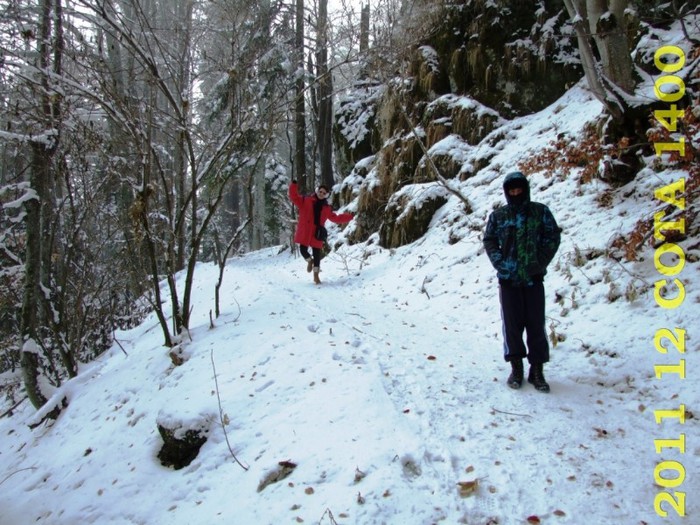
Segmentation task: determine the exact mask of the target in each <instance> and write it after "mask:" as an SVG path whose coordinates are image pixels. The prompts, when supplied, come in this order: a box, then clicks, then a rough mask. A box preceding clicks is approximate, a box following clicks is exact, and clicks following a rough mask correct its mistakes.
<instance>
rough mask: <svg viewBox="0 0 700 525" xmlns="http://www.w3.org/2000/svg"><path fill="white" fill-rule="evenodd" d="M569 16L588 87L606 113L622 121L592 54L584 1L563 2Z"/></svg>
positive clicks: (566, 0) (619, 111) (619, 108)
mask: <svg viewBox="0 0 700 525" xmlns="http://www.w3.org/2000/svg"><path fill="white" fill-rule="evenodd" d="M564 4H565V5H566V9H567V11H568V12H569V16H570V17H571V18H572V20H573V26H574V30H575V31H576V37H577V39H578V48H579V53H580V55H581V62H582V65H583V71H584V73H585V75H586V80H587V81H588V87H589V88H590V90H591V92H592V93H593V95H594V96H595V97H596V98H597V99H598V100H599V101H600V102H601V103H602V104H603V105H604V106H605V108H606V109H607V111H608V112H609V113H610V114H611V115H612V116H613V117H614V118H615V119H616V120H620V119H622V114H623V112H622V108H621V107H620V106H619V104H617V103H616V102H614V101H613V100H611V99H610V96H609V93H608V90H607V89H606V88H605V86H604V84H603V80H602V72H601V71H600V69H599V66H598V63H597V62H596V59H595V56H594V54H593V47H592V46H591V43H590V40H589V35H588V25H587V24H586V21H587V20H588V13H587V9H586V0H564Z"/></svg>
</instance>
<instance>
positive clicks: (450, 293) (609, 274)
mask: <svg viewBox="0 0 700 525" xmlns="http://www.w3.org/2000/svg"><path fill="white" fill-rule="evenodd" d="M599 113H600V106H599V104H598V103H597V102H594V101H592V100H591V99H590V98H589V97H588V96H587V95H586V94H585V92H584V91H583V90H581V89H579V88H577V89H574V90H572V91H571V92H570V93H568V94H567V95H566V96H565V97H563V98H562V100H561V101H559V103H558V104H555V105H553V106H552V108H550V109H548V110H546V111H543V112H542V113H540V114H537V115H532V116H529V117H526V118H522V119H518V120H516V121H511V122H508V123H506V124H505V126H506V128H507V133H508V136H509V139H508V141H507V147H505V146H504V144H503V143H501V145H499V146H497V151H495V157H494V158H493V159H492V161H491V163H490V168H488V169H487V170H484V171H482V172H480V173H479V175H477V176H476V177H474V178H473V179H470V180H468V181H466V182H463V183H461V186H460V187H461V189H462V191H464V192H465V194H466V195H468V198H469V200H470V203H471V204H472V206H473V208H474V211H473V213H472V214H470V215H465V214H464V213H463V212H462V211H461V210H462V207H461V204H460V202H459V200H458V199H456V198H452V199H451V200H450V201H449V202H448V204H446V205H445V206H444V207H443V208H442V209H441V210H439V212H438V213H437V214H436V217H435V218H434V223H433V226H432V228H431V229H430V231H429V232H428V234H427V235H426V236H424V237H423V238H421V239H420V240H418V241H416V242H415V243H413V244H412V245H409V246H406V247H403V248H400V249H396V250H384V249H381V248H380V247H378V246H377V245H376V242H375V241H376V238H374V239H371V240H370V241H369V242H368V243H365V244H362V245H357V246H347V245H341V246H340V247H339V248H338V249H337V250H336V251H335V252H334V253H333V254H331V255H330V256H329V257H328V258H327V259H325V260H324V262H323V265H322V267H323V271H322V273H321V277H322V280H323V281H324V282H323V284H322V285H321V286H315V285H313V284H312V281H311V277H310V274H307V273H306V271H305V266H306V263H305V262H303V261H302V260H301V259H300V258H298V257H295V256H293V255H292V254H291V253H290V251H289V250H285V251H280V249H279V248H271V249H267V250H263V251H260V252H255V253H251V254H248V255H246V256H244V257H240V258H234V259H231V260H230V261H229V263H228V266H227V269H226V273H225V282H224V289H223V291H222V297H223V313H222V315H221V317H219V318H218V319H216V320H215V321H214V327H211V326H210V320H209V316H210V311H211V310H212V309H213V306H214V305H213V297H214V284H215V282H216V278H217V271H218V269H217V268H216V267H214V266H212V265H208V264H201V265H200V266H199V267H198V269H197V273H196V277H195V278H196V282H197V286H196V300H195V304H194V317H193V322H192V328H191V333H190V334H189V338H188V339H187V341H186V342H185V343H184V344H183V352H184V355H185V357H186V358H187V360H186V362H185V363H184V364H183V365H181V366H178V367H175V366H174V365H173V364H172V362H171V359H170V357H169V356H168V349H166V348H165V347H163V346H162V336H161V334H160V333H159V327H158V325H157V321H156V318H155V316H150V317H148V318H147V319H146V320H145V321H144V323H143V324H142V325H141V326H139V327H138V328H135V329H133V330H130V331H125V332H120V333H117V338H118V341H119V345H115V346H114V348H113V349H112V350H111V351H109V352H107V353H106V354H104V355H102V356H101V357H100V358H99V359H97V360H96V361H95V362H93V363H89V364H85V365H84V366H83V368H82V370H81V373H80V375H79V377H78V378H76V379H74V380H73V381H71V382H69V383H67V384H66V385H65V386H64V387H63V390H62V392H61V395H66V396H67V398H68V401H69V406H68V407H67V408H65V409H64V410H63V411H62V413H61V416H60V417H59V418H58V420H57V421H55V422H54V423H52V424H47V423H44V424H42V425H41V426H39V427H38V428H36V429H34V430H29V428H28V425H27V424H28V423H29V422H30V421H32V417H33V415H34V411H33V410H32V409H31V407H30V406H29V403H28V402H25V403H24V404H22V405H21V406H20V408H19V409H18V410H16V411H15V414H14V415H13V416H12V417H11V418H10V417H6V418H3V419H2V420H0V436H2V445H3V446H2V449H1V450H0V483H1V485H0V524H2V525H24V524H29V523H47V524H57V525H64V524H65V525H67V524H75V523H95V524H108V523H109V524H149V525H150V524H169V525H176V524H219V523H221V524H224V523H225V524H255V525H259V524H280V523H318V524H324V525H326V524H333V523H339V524H384V523H385V524H401V525H403V524H432V523H448V524H450V523H455V524H457V523H470V524H496V523H497V524H501V525H504V524H523V523H528V521H527V520H528V518H529V519H530V522H533V523H534V522H536V521H535V517H536V518H537V519H539V520H540V521H541V522H542V523H546V524H559V523H561V524H566V523H568V524H577V525H579V524H583V523H591V524H611V525H612V524H615V525H617V524H625V525H626V524H630V525H634V524H642V523H647V524H661V523H687V524H691V523H700V504H699V503H698V500H697V497H696V496H697V494H699V493H700V481H699V480H698V473H699V472H700V468H698V467H699V464H698V463H699V461H698V457H699V455H700V445H699V444H698V437H700V432H699V431H698V416H697V415H695V414H697V411H698V401H699V387H698V381H697V374H698V372H697V370H698V366H699V365H700V363H699V362H698V357H697V350H698V343H697V335H696V334H695V330H697V327H698V326H700V309H699V308H698V303H699V302H700V279H699V278H698V275H700V274H699V272H698V263H697V262H691V261H690V260H688V262H687V263H686V266H685V267H684V269H683V271H682V273H681V277H682V279H683V281H684V282H685V284H686V291H687V296H686V298H685V300H684V302H683V304H682V306H681V307H679V308H677V309H662V308H660V307H659V306H657V305H656V303H655V300H654V297H653V283H654V282H655V281H656V280H658V279H659V273H658V271H657V270H656V268H655V267H654V262H653V251H652V248H651V247H646V248H645V250H644V252H643V253H642V256H643V260H640V261H638V262H625V261H622V262H617V261H614V260H612V259H609V258H606V257H605V256H603V255H601V252H602V251H603V250H604V249H605V248H606V247H607V246H608V245H609V243H610V241H611V240H612V239H613V238H614V237H615V236H616V235H618V234H621V233H629V232H630V231H631V230H632V228H633V227H634V225H635V223H636V222H637V220H639V219H640V218H642V217H651V216H653V213H654V211H656V210H657V209H659V205H658V202H656V201H655V200H654V194H653V191H654V189H655V188H657V187H660V186H663V185H664V184H666V183H669V182H672V181H674V180H676V179H677V178H679V177H682V176H683V175H684V174H682V173H678V172H673V171H670V170H668V171H661V172H654V171H652V170H647V171H645V172H643V173H641V174H640V175H639V176H638V177H637V179H636V180H635V181H634V182H633V183H631V184H629V185H628V186H627V187H623V188H619V189H616V190H614V192H613V193H612V199H613V202H612V206H609V207H602V206H601V205H599V203H598V202H597V200H596V198H595V194H596V192H599V191H600V190H602V189H605V188H606V186H605V184H604V183H602V182H600V181H598V182H592V183H590V184H587V185H585V186H581V185H579V184H578V182H577V176H576V173H571V174H570V175H569V176H568V177H566V178H561V177H556V178H548V177H547V176H546V174H536V175H533V176H532V177H531V184H532V187H533V189H532V195H533V199H534V200H538V201H540V202H544V203H546V204H548V205H549V206H550V208H551V209H552V211H553V213H554V215H555V217H556V218H557V220H558V222H559V224H560V226H561V227H562V229H563V240H562V245H561V247H560V250H559V252H558V254H557V256H556V257H555V260H554V262H553V264H552V267H551V268H550V272H549V274H548V276H547V279H546V281H545V286H546V290H547V301H548V304H547V308H548V311H547V316H548V318H547V324H548V331H549V332H550V333H551V335H552V338H553V339H554V338H556V339H557V341H558V342H557V344H556V346H553V348H552V361H551V362H550V363H549V364H548V365H547V366H546V368H545V373H546V376H547V378H548V380H549V382H550V384H551V387H552V392H551V393H550V394H541V393H538V392H536V391H535V390H534V388H532V387H531V386H530V385H525V386H524V387H523V388H522V390H520V391H513V390H511V389H509V388H507V387H506V385H505V379H506V377H507V375H508V367H507V365H506V364H505V363H504V362H503V359H502V357H501V354H502V341H501V336H500V311H499V304H498V290H497V282H496V281H495V276H494V273H495V272H494V271H493V269H492V268H491V266H490V264H489V261H488V259H487V257H486V255H485V254H484V252H483V249H482V246H481V232H482V229H483V226H484V224H485V221H486V217H487V215H488V213H489V212H490V211H491V210H492V209H493V207H494V206H495V205H496V204H497V203H500V202H502V200H503V196H502V192H501V189H500V185H501V183H502V177H503V175H504V174H505V173H507V172H508V171H512V170H513V169H515V167H516V165H517V162H518V161H520V160H522V159H523V158H525V157H526V156H527V155H528V152H529V151H532V150H536V149H537V148H540V147H542V146H544V145H546V144H548V143H549V142H550V141H551V140H553V139H554V138H556V137H557V135H558V134H560V133H563V132H567V133H569V134H570V135H571V136H572V137H576V136H577V135H578V132H579V131H580V129H581V128H582V126H583V125H584V123H585V122H586V121H589V120H591V119H593V118H595V117H596V116H597V115H598V114H599ZM485 142H487V141H485ZM483 147H487V146H482V147H481V148H483ZM479 149H480V148H475V149H468V150H465V158H466V159H467V161H468V159H469V156H470V155H472V156H474V155H479V154H482V153H483V152H480V151H479ZM350 227H352V225H351V226H350ZM331 234H332V237H333V239H335V240H342V238H343V235H344V233H343V232H341V231H340V230H338V229H337V228H335V227H333V228H331ZM456 239H458V240H457V242H455V240H456ZM690 244H691V243H690V242H684V243H681V246H684V247H685V248H688V247H689V246H690ZM688 249H689V250H690V248H688ZM697 252H698V249H697V247H696V248H694V251H693V252H692V253H694V254H695V255H696V256H697ZM586 256H588V257H586ZM689 259H690V258H689ZM632 292H634V293H632ZM660 328H669V329H675V328H682V329H685V330H686V332H687V333H686V336H685V350H686V351H685V354H684V355H682V356H681V355H680V354H679V353H678V352H677V351H675V350H674V349H673V346H672V345H671V344H670V343H669V341H668V340H663V341H662V344H663V345H664V346H665V347H666V348H668V353H667V354H666V355H663V354H662V353H660V352H658V351H657V350H656V349H655V346H654V335H655V333H656V331H657V330H658V329H660ZM679 358H683V359H685V360H686V379H685V380H682V379H680V378H679V377H678V375H674V374H665V375H664V376H663V377H661V378H660V379H659V378H656V377H655V368H654V367H655V365H661V364H673V363H678V359H679ZM219 400H220V403H221V405H220V406H221V414H220V410H219ZM680 405H685V407H686V409H687V411H688V412H687V414H686V419H685V423H684V424H681V423H679V422H678V420H673V419H665V420H663V421H662V422H661V423H660V424H657V422H656V421H655V411H659V410H671V409H678V407H679V406H680ZM220 415H221V416H222V417H221V418H220ZM221 419H223V422H224V424H223V425H222V422H221ZM178 420H181V421H183V422H185V423H188V422H193V421H200V422H201V421H203V422H205V424H208V425H209V426H210V432H209V436H208V441H207V442H206V443H205V444H204V446H203V447H202V449H201V451H200V453H199V455H198V456H197V458H196V459H195V460H194V461H193V462H192V463H191V464H190V465H189V466H187V467H185V468H183V469H181V470H177V471H176V470H172V469H169V468H166V467H163V466H162V465H161V464H160V462H159V461H158V459H157V457H156V456H157V454H158V451H159V449H160V447H161V443H162V442H161V438H160V436H159V434H158V432H157V429H156V424H157V422H158V421H161V422H163V421H178ZM681 433H683V434H684V435H685V436H686V448H685V453H682V454H681V453H680V452H679V451H678V450H677V449H673V448H667V449H663V450H662V451H661V453H657V452H656V450H655V445H654V440H655V439H656V440H659V439H671V438H678V436H679V435H680V434H681ZM229 444H230V448H229ZM232 452H233V454H235V458H236V459H238V460H239V461H240V462H241V463H242V464H243V465H244V466H245V467H246V468H247V470H244V468H242V467H241V466H240V465H239V464H238V463H237V462H236V461H235V459H234V457H233V455H232ZM284 461H288V462H293V463H295V464H296V465H297V467H296V469H295V470H294V471H293V472H292V473H291V474H290V475H289V476H288V477H287V478H285V479H283V480H281V481H279V482H277V483H273V484H270V485H269V486H266V487H265V488H264V489H263V490H261V491H258V487H259V484H260V483H261V481H262V480H264V479H265V478H266V477H268V476H269V475H270V473H273V472H275V471H276V469H277V468H278V463H279V462H284ZM662 461H678V462H679V464H681V465H682V466H683V468H684V469H685V479H684V480H683V483H682V484H681V485H680V486H679V487H678V488H676V489H668V491H669V492H672V491H673V490H676V491H682V492H684V493H685V494H686V495H687V496H686V500H685V509H686V515H687V517H686V518H685V520H684V521H683V520H681V519H680V518H678V517H674V514H673V512H672V511H671V509H670V507H669V506H668V505H666V504H664V506H663V508H664V509H665V510H667V511H669V517H668V518H667V519H662V518H661V517H659V516H657V515H656V513H655V511H654V500H655V497H657V494H659V493H660V492H663V491H664V489H663V488H661V487H659V486H658V485H657V484H655V479H654V471H655V467H656V466H657V465H658V464H659V463H661V462H662ZM663 476H664V477H666V478H673V477H675V474H674V472H672V471H670V470H665V471H664V472H663ZM460 482H461V483H463V484H464V485H463V486H460V485H459V484H460ZM463 487H464V488H463ZM461 488H463V490H462V491H461V492H460V489H461Z"/></svg>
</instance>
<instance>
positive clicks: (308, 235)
mask: <svg viewBox="0 0 700 525" xmlns="http://www.w3.org/2000/svg"><path fill="white" fill-rule="evenodd" d="M289 200H291V201H292V203H294V206H296V207H297V208H299V222H298V224H297V231H296V233H295V234H294V242H296V243H298V244H303V245H304V246H311V247H312V248H322V247H323V242H322V241H319V240H317V239H316V238H315V237H314V233H316V225H315V224H314V203H315V202H318V201H319V198H318V197H317V196H316V194H315V193H314V194H312V195H300V194H299V188H298V186H297V183H296V182H292V183H291V184H290V185H289ZM353 217H354V216H353V214H352V213H335V212H334V211H333V208H331V206H330V204H328V203H326V204H324V205H323V208H321V220H320V221H319V224H320V225H321V226H323V225H324V224H325V223H326V221H328V220H330V221H331V222H334V223H336V224H344V223H346V222H350V221H351V220H352V219H353Z"/></svg>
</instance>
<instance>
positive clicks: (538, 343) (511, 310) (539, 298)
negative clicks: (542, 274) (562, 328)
mask: <svg viewBox="0 0 700 525" xmlns="http://www.w3.org/2000/svg"><path fill="white" fill-rule="evenodd" d="M500 297H501V318H502V319H503V350H504V357H505V360H506V361H511V360H513V359H520V358H525V357H527V359H528V361H529V362H530V364H539V363H546V362H547V361H549V343H548V342H547V333H546V332H545V325H544V284H543V283H541V282H536V283H534V284H533V285H532V286H508V285H506V284H501V287H500ZM523 331H525V332H527V350H526V348H525V344H524V343H523Z"/></svg>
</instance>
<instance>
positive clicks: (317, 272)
mask: <svg viewBox="0 0 700 525" xmlns="http://www.w3.org/2000/svg"><path fill="white" fill-rule="evenodd" d="M320 271H321V268H319V267H318V266H314V283H316V284H321V279H319V278H318V274H319V272H320Z"/></svg>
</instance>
